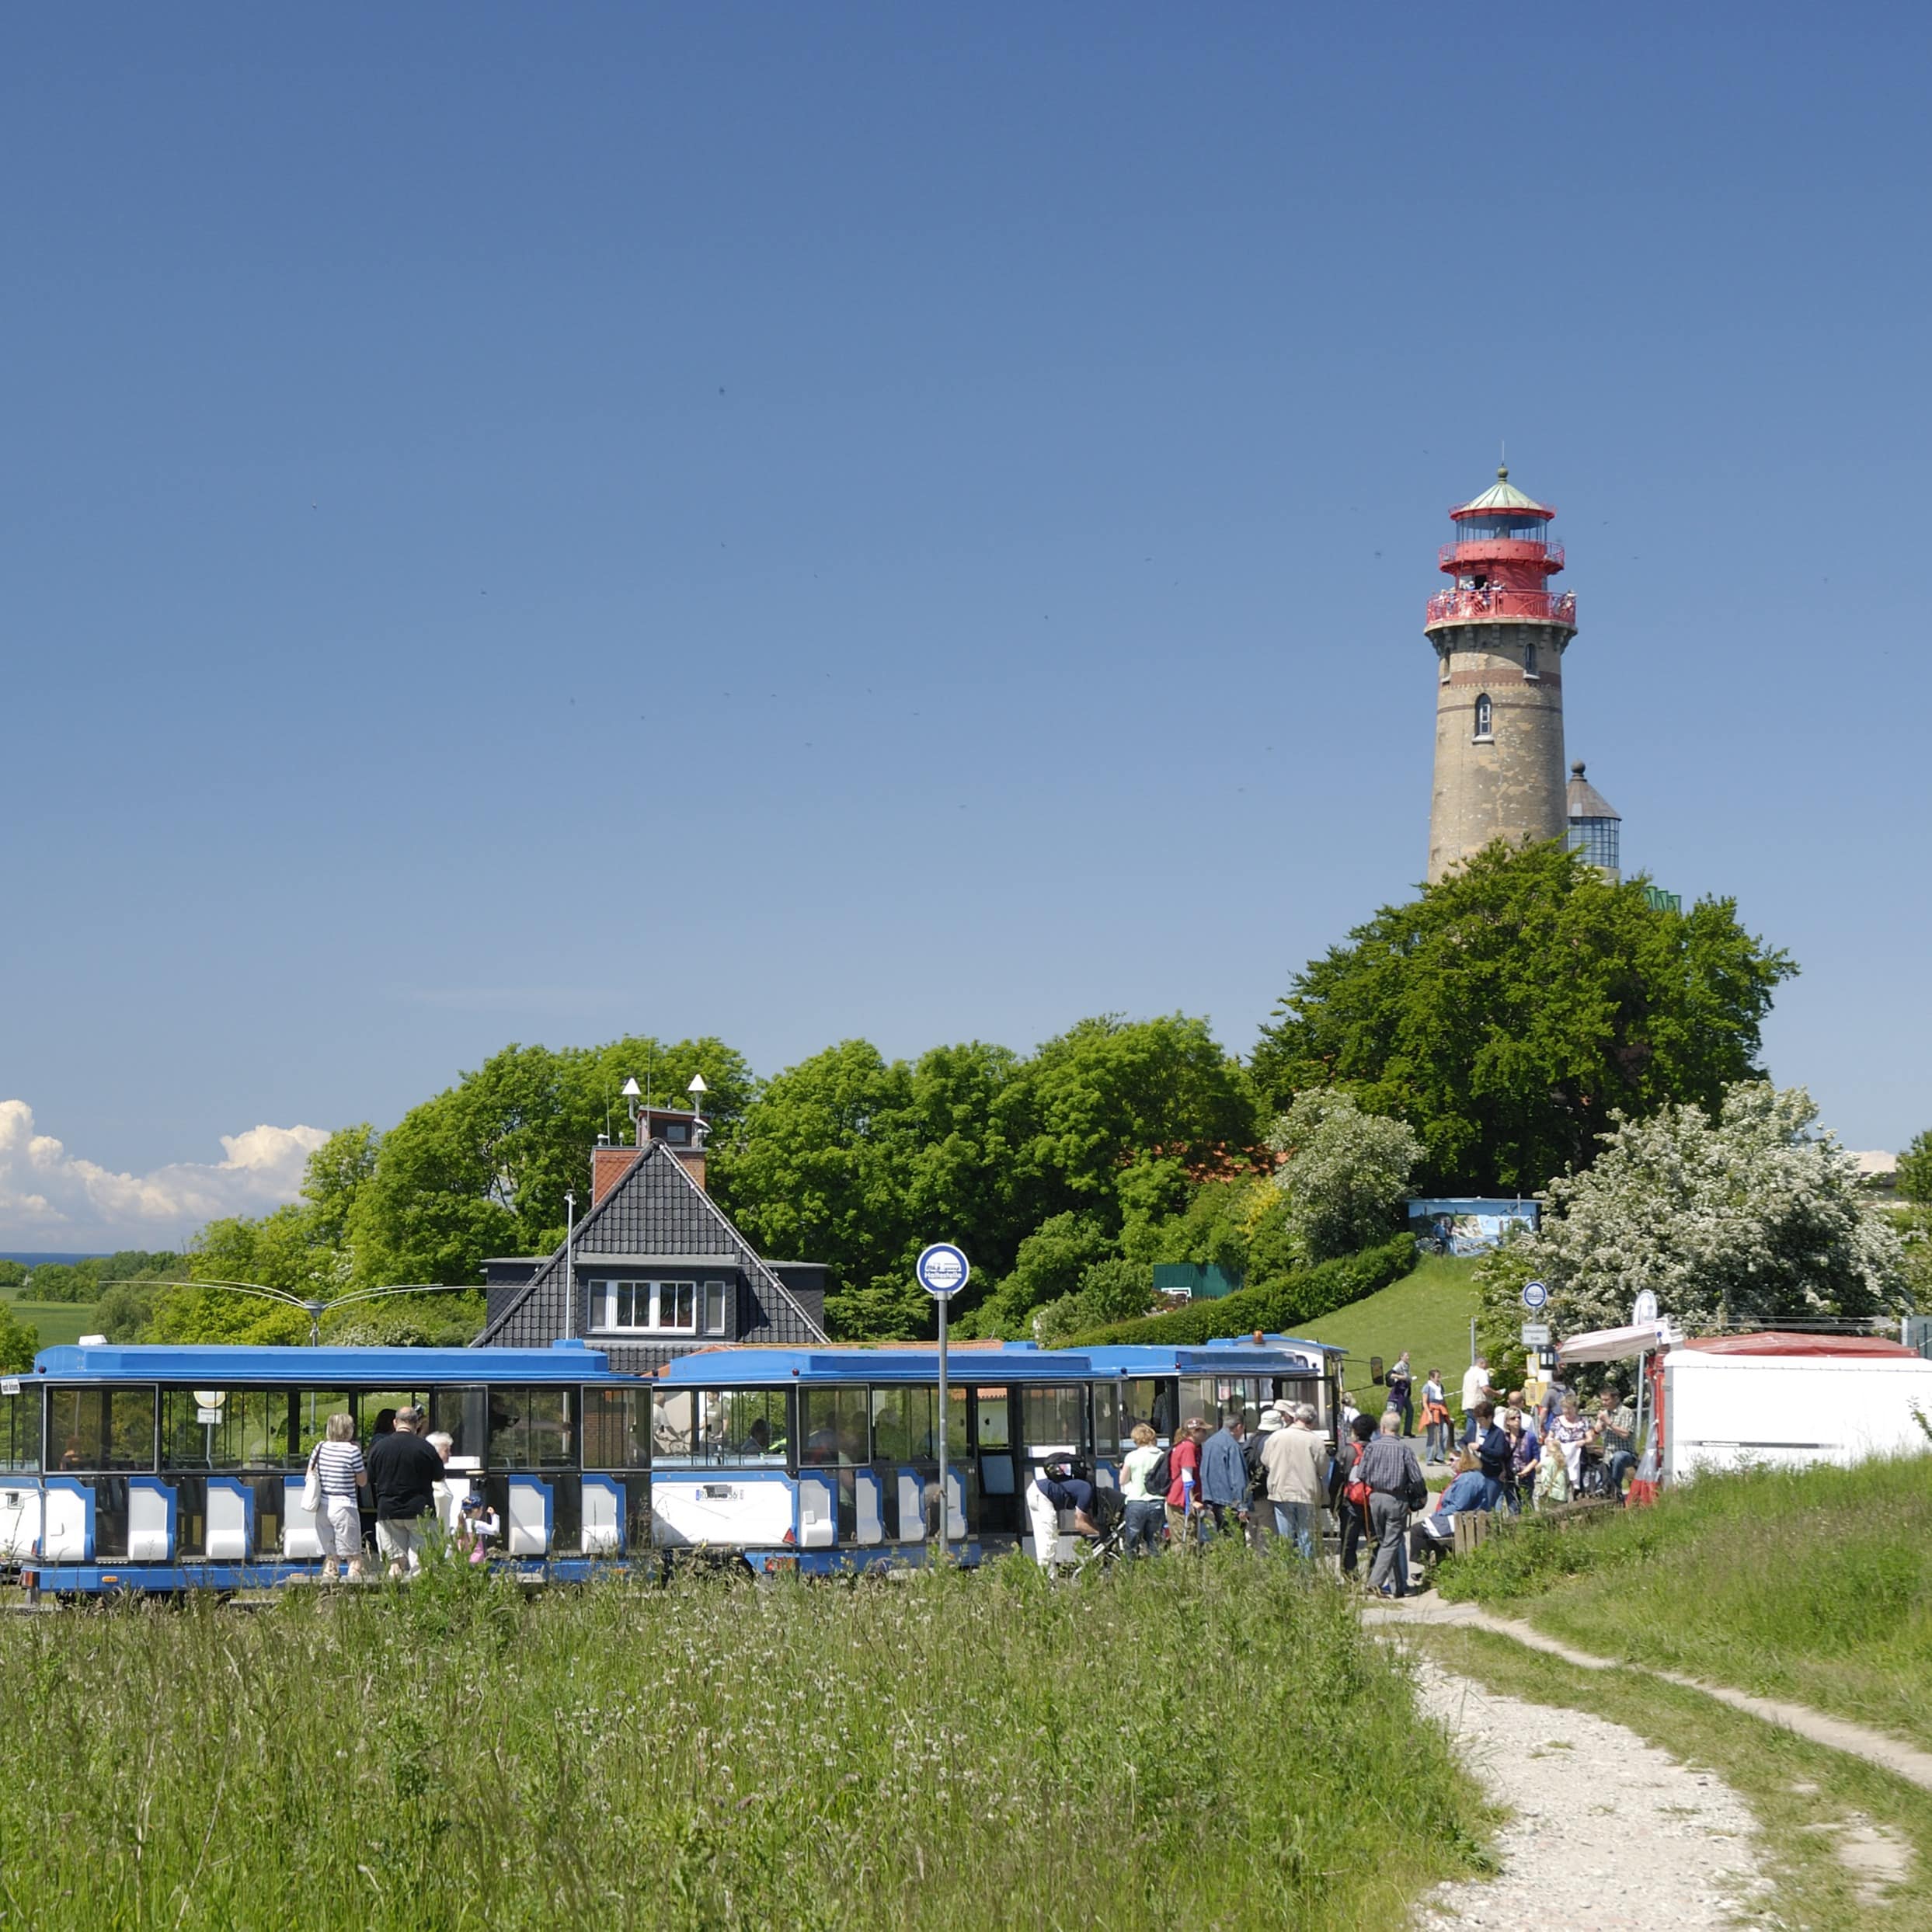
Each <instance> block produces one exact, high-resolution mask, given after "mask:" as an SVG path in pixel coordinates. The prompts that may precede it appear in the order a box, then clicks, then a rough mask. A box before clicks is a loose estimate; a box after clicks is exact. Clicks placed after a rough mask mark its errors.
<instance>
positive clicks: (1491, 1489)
mask: <svg viewBox="0 0 1932 1932" xmlns="http://www.w3.org/2000/svg"><path fill="white" fill-rule="evenodd" d="M1475 1419H1476V1439H1475V1440H1474V1443H1471V1445H1470V1446H1471V1448H1472V1449H1474V1450H1475V1452H1476V1455H1477V1458H1478V1461H1479V1462H1480V1463H1481V1467H1482V1479H1483V1481H1484V1482H1485V1484H1486V1485H1488V1488H1487V1490H1486V1492H1485V1495H1484V1498H1483V1507H1484V1508H1485V1509H1500V1508H1501V1507H1502V1494H1503V1490H1504V1488H1506V1485H1508V1483H1509V1457H1510V1453H1511V1452H1510V1448H1509V1437H1508V1436H1507V1435H1506V1434H1505V1433H1504V1432H1503V1431H1502V1430H1501V1429H1499V1428H1497V1426H1496V1405H1495V1403H1494V1402H1492V1401H1488V1400H1487V1399H1485V1400H1484V1401H1480V1402H1478V1404H1477V1405H1476V1418H1475Z"/></svg>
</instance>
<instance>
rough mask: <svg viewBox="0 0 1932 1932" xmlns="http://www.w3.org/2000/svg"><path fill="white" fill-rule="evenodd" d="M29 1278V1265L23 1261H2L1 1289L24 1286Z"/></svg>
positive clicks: (0, 1266)
mask: <svg viewBox="0 0 1932 1932" xmlns="http://www.w3.org/2000/svg"><path fill="white" fill-rule="evenodd" d="M26 1278H27V1265H26V1262H23V1261H0V1288H19V1287H21V1286H24V1285H25V1283H26Z"/></svg>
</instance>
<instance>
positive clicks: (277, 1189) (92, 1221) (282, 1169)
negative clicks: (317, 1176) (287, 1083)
mask: <svg viewBox="0 0 1932 1932" xmlns="http://www.w3.org/2000/svg"><path fill="white" fill-rule="evenodd" d="M220 1138H221V1147H222V1151H223V1154H224V1158H223V1159H221V1160H220V1161H206V1162H203V1161H176V1162H175V1163H174V1164H172V1165H170V1166H168V1167H162V1168H154V1169H152V1170H151V1171H150V1172H148V1173H146V1174H117V1173H116V1172H114V1171H113V1169H112V1168H104V1167H103V1166H101V1165H100V1164H99V1163H98V1162H96V1161H89V1160H85V1159H83V1158H82V1157H81V1156H79V1155H78V1154H70V1153H69V1152H68V1150H67V1147H66V1146H65V1144H64V1143H62V1142H61V1141H59V1140H56V1139H54V1137H53V1136H52V1135H51V1134H45V1133H35V1132H34V1130H33V1109H32V1108H31V1107H30V1106H29V1105H27V1103H26V1102H25V1101H24V1100H0V1246H5V1247H7V1248H23V1249H26V1250H29V1251H33V1250H37V1249H50V1250H54V1251H64V1250H68V1249H72V1250H75V1251H79V1252H84V1251H89V1250H92V1249H98V1248H105V1249H113V1248H155V1247H172V1246H174V1245H176V1244H178V1243H179V1242H180V1241H183V1239H185V1238H186V1236H187V1235H189V1234H192V1233H193V1231H195V1230H196V1229H197V1228H198V1227H200V1226H201V1225H202V1224H203V1223H204V1222H206V1221H211V1220H217V1219H218V1218H219V1217H221V1216H223V1215H227V1214H262V1213H266V1212H267V1211H268V1210H270V1209H271V1208H277V1207H280V1206H281V1205H282V1204H283V1203H284V1202H285V1201H292V1200H293V1199H294V1198H295V1196H296V1195H297V1193H298V1192H299V1191H300V1190H301V1184H302V1170H303V1168H304V1167H305V1165H306V1164H307V1163H308V1157H309V1155H310V1154H312V1153H313V1152H314V1150H315V1149H316V1148H317V1147H320V1146H321V1145H322V1143H323V1141H325V1140H327V1139H328V1138H329V1136H328V1134H327V1133H325V1131H324V1130H322V1128H320V1127H305V1126H295V1127H273V1126H268V1125H267V1124H266V1123H263V1124H262V1125H259V1126H253V1127H249V1128H248V1129H246V1130H245V1131H244V1132H242V1133H225V1134H223V1135H221V1137H220Z"/></svg>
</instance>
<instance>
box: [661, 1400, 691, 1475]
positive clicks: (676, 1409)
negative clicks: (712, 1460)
mask: <svg viewBox="0 0 1932 1932" xmlns="http://www.w3.org/2000/svg"><path fill="white" fill-rule="evenodd" d="M697 1412H698V1398H697V1395H696V1394H695V1393H694V1391H691V1390H690V1389H653V1390H652V1391H651V1460H652V1461H653V1463H654V1464H657V1465H658V1466H660V1467H664V1466H666V1465H669V1466H670V1467H677V1465H679V1464H688V1463H690V1462H692V1461H694V1460H696V1457H697V1453H698V1431H697V1426H696V1416H697Z"/></svg>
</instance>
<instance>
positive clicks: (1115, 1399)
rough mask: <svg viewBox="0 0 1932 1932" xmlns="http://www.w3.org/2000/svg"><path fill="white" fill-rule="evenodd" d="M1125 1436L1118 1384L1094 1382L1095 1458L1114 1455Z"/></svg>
mask: <svg viewBox="0 0 1932 1932" xmlns="http://www.w3.org/2000/svg"><path fill="white" fill-rule="evenodd" d="M1125 1434H1126V1430H1125V1429H1124V1427H1123V1425H1122V1422H1121V1420H1120V1384H1119V1383H1118V1382H1096V1383H1095V1384H1094V1453H1095V1455H1096V1456H1112V1455H1114V1454H1116V1453H1117V1452H1118V1451H1119V1448H1120V1445H1121V1442H1122V1439H1123V1437H1124V1436H1125Z"/></svg>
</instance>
